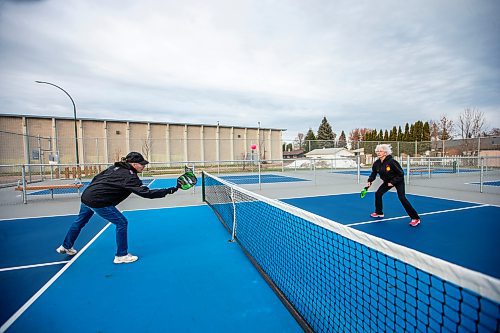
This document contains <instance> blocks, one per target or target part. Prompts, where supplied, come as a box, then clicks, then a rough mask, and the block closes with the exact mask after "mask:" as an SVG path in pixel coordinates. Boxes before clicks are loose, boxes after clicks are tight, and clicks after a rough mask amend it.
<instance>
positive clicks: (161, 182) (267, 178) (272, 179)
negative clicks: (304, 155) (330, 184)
mask: <svg viewBox="0 0 500 333" xmlns="http://www.w3.org/2000/svg"><path fill="white" fill-rule="evenodd" d="M221 178H222V179H225V180H227V181H230V182H232V183H234V184H258V183H259V176H258V175H243V176H236V175H234V176H222V177H221ZM302 181H308V180H307V179H302V178H296V177H288V176H281V175H273V174H264V175H261V177H260V182H261V183H289V182H302ZM82 183H83V187H82V188H80V193H82V192H83V191H84V190H85V188H87V186H88V184H89V183H90V182H88V181H86V182H82ZM142 183H143V185H145V186H148V187H149V188H151V189H158V188H168V187H174V186H176V185H177V177H175V178H156V179H150V178H145V179H142ZM196 186H200V182H198V184H197V185H196ZM53 191H54V194H75V193H78V190H77V189H54V190H53ZM50 194H51V192H50V191H49V190H40V191H33V192H28V195H50Z"/></svg>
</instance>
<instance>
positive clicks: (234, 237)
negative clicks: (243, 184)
mask: <svg viewBox="0 0 500 333" xmlns="http://www.w3.org/2000/svg"><path fill="white" fill-rule="evenodd" d="M231 202H232V204H233V232H232V233H231V239H230V240H229V242H230V243H234V242H235V241H236V204H235V200H234V189H233V188H232V187H231Z"/></svg>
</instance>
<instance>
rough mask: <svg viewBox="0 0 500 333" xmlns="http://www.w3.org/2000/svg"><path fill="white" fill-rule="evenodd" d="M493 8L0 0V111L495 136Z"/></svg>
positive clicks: (464, 0)
mask: <svg viewBox="0 0 500 333" xmlns="http://www.w3.org/2000/svg"><path fill="white" fill-rule="evenodd" d="M499 17H500V1H497V0H408V1H400V0H394V1H389V0H380V1H371V0H366V1H352V0H346V1H343V0H307V1H305V0H210V1H206V0H199V1H198V0H182V1H179V0H141V1H137V0H115V1H102V0H0V114H34V115H45V116H64V117H72V116H73V113H72V105H71V101H70V100H69V99H68V98H67V96H65V95H64V94H63V93H62V92H61V91H58V89H56V88H54V87H51V86H49V85H42V84H37V83H35V82H34V81H35V80H41V81H48V82H52V83H54V84H57V85H59V86H61V87H63V88H64V89H65V90H67V91H68V92H69V93H70V94H71V96H72V97H73V99H74V100H75V102H76V106H77V110H78V116H79V117H83V118H101V119H102V118H106V119H125V120H144V121H161V122H181V123H184V122H187V123H198V124H200V123H201V124H217V122H220V124H221V125H227V126H248V127H257V126H258V122H260V124H261V127H265V128H284V129H287V131H286V132H285V133H284V138H285V139H288V138H289V139H293V138H294V137H295V136H296V135H297V133H298V132H302V133H305V132H306V131H307V130H308V129H309V128H312V129H313V130H314V131H316V130H317V129H318V126H319V124H320V122H321V119H322V118H323V116H326V117H327V119H328V121H329V122H330V124H331V125H332V128H333V130H334V131H335V132H336V133H340V132H341V131H342V130H344V131H346V133H348V132H349V131H350V130H352V129H353V128H356V127H368V128H378V129H380V128H383V129H386V128H389V129H390V128H392V126H399V125H401V126H402V127H403V126H404V124H405V123H406V122H409V123H413V122H415V121H417V120H423V121H428V120H437V119H439V118H440V117H441V116H442V115H446V116H448V117H450V118H452V119H454V120H455V121H456V120H458V115H459V114H460V113H462V112H463V110H464V109H465V108H466V107H473V108H477V109H479V111H481V112H484V114H485V117H486V120H487V126H488V128H493V127H500V19H499Z"/></svg>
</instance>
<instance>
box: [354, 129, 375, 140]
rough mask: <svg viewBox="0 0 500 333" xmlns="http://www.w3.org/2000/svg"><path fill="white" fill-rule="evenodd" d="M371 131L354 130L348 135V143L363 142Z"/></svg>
mask: <svg viewBox="0 0 500 333" xmlns="http://www.w3.org/2000/svg"><path fill="white" fill-rule="evenodd" d="M371 131H373V130H372V129H370V128H355V129H353V130H352V131H351V132H350V133H349V141H351V142H358V141H365V139H366V134H367V133H370V132H371Z"/></svg>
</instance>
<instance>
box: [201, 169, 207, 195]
mask: <svg viewBox="0 0 500 333" xmlns="http://www.w3.org/2000/svg"><path fill="white" fill-rule="evenodd" d="M201 201H203V202H207V200H206V199H205V171H202V172H201Z"/></svg>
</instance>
